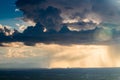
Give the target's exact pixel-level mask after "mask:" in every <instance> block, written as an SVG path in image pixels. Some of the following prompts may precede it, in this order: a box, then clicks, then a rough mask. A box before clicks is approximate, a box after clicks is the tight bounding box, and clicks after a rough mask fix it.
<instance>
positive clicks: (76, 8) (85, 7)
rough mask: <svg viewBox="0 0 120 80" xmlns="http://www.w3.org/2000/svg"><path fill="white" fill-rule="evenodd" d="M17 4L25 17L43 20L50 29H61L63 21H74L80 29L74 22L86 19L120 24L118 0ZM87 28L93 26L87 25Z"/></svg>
mask: <svg viewBox="0 0 120 80" xmlns="http://www.w3.org/2000/svg"><path fill="white" fill-rule="evenodd" d="M32 3H33V4H32ZM16 5H17V7H18V8H19V9H20V10H21V11H23V13H24V16H25V17H24V18H27V19H30V20H33V21H34V22H35V23H37V22H41V23H42V24H43V25H45V27H47V29H48V30H49V29H50V28H52V29H55V30H59V29H60V28H61V26H60V24H63V23H72V24H73V26H72V27H75V28H77V29H78V27H76V24H74V23H77V22H78V23H80V22H82V21H84V20H85V19H87V20H89V21H92V22H94V23H96V26H98V25H99V24H100V23H102V22H114V23H116V24H118V23H119V21H120V20H119V19H120V17H119V16H120V15H119V11H120V10H119V8H118V6H117V1H113V0H106V1H104V0H101V1H98V0H72V1H69V0H60V1H59V0H55V1H54V0H42V1H41V0H40V1H39V0H35V1H33V0H29V1H28V0H17V2H16ZM31 6H32V7H31ZM28 8H29V9H28ZM43 17H44V18H43ZM49 20H50V21H49ZM86 24H87V23H86ZM58 26H59V27H58ZM78 26H79V25H78ZM88 26H90V27H91V26H92V25H90V24H89V25H88ZM96 26H94V27H96ZM69 27H70V26H69ZM80 29H81V27H79V30H80ZM82 29H83V28H82ZM85 29H91V28H89V27H85Z"/></svg>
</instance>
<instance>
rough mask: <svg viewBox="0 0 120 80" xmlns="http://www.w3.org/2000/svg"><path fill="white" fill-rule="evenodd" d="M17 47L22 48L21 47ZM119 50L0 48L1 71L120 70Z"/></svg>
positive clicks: (98, 47) (44, 46)
mask: <svg viewBox="0 0 120 80" xmlns="http://www.w3.org/2000/svg"><path fill="white" fill-rule="evenodd" d="M14 44H15V45H20V46H21V44H20V43H14ZM9 45H11V44H9ZM12 46H13V47H12ZM119 48H120V46H119V45H114V46H108V45H79V44H76V45H71V46H69V45H68V46H67V45H58V44H43V43H37V44H36V45H35V46H25V45H22V47H16V46H14V45H11V47H0V49H1V50H2V51H0V65H1V66H0V68H1V67H2V68H68V67H69V68H71V67H72V68H78V67H81V68H88V67H89V68H90V67H118V66H120V64H119V59H120V54H119ZM73 53H74V54H73ZM33 64H34V65H33Z"/></svg>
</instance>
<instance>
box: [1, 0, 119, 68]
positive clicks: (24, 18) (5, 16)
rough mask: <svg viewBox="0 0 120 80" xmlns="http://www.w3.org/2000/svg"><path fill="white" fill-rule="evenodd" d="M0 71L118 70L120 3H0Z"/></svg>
mask: <svg viewBox="0 0 120 80" xmlns="http://www.w3.org/2000/svg"><path fill="white" fill-rule="evenodd" d="M0 10H1V11H0V68H1V69H3V68H96V67H97V68H101V67H102V68H103V67H120V62H119V61H120V36H119V35H120V0H71V1H69V0H1V1H0Z"/></svg>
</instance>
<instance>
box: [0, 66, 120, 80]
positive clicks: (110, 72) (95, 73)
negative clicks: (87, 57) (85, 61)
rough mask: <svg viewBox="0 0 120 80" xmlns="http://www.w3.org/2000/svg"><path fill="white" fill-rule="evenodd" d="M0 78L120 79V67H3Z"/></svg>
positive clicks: (30, 79)
mask: <svg viewBox="0 0 120 80" xmlns="http://www.w3.org/2000/svg"><path fill="white" fill-rule="evenodd" d="M0 80H120V68H86V69H82V68H76V69H75V68H74V69H71V68H67V69H1V70H0Z"/></svg>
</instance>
